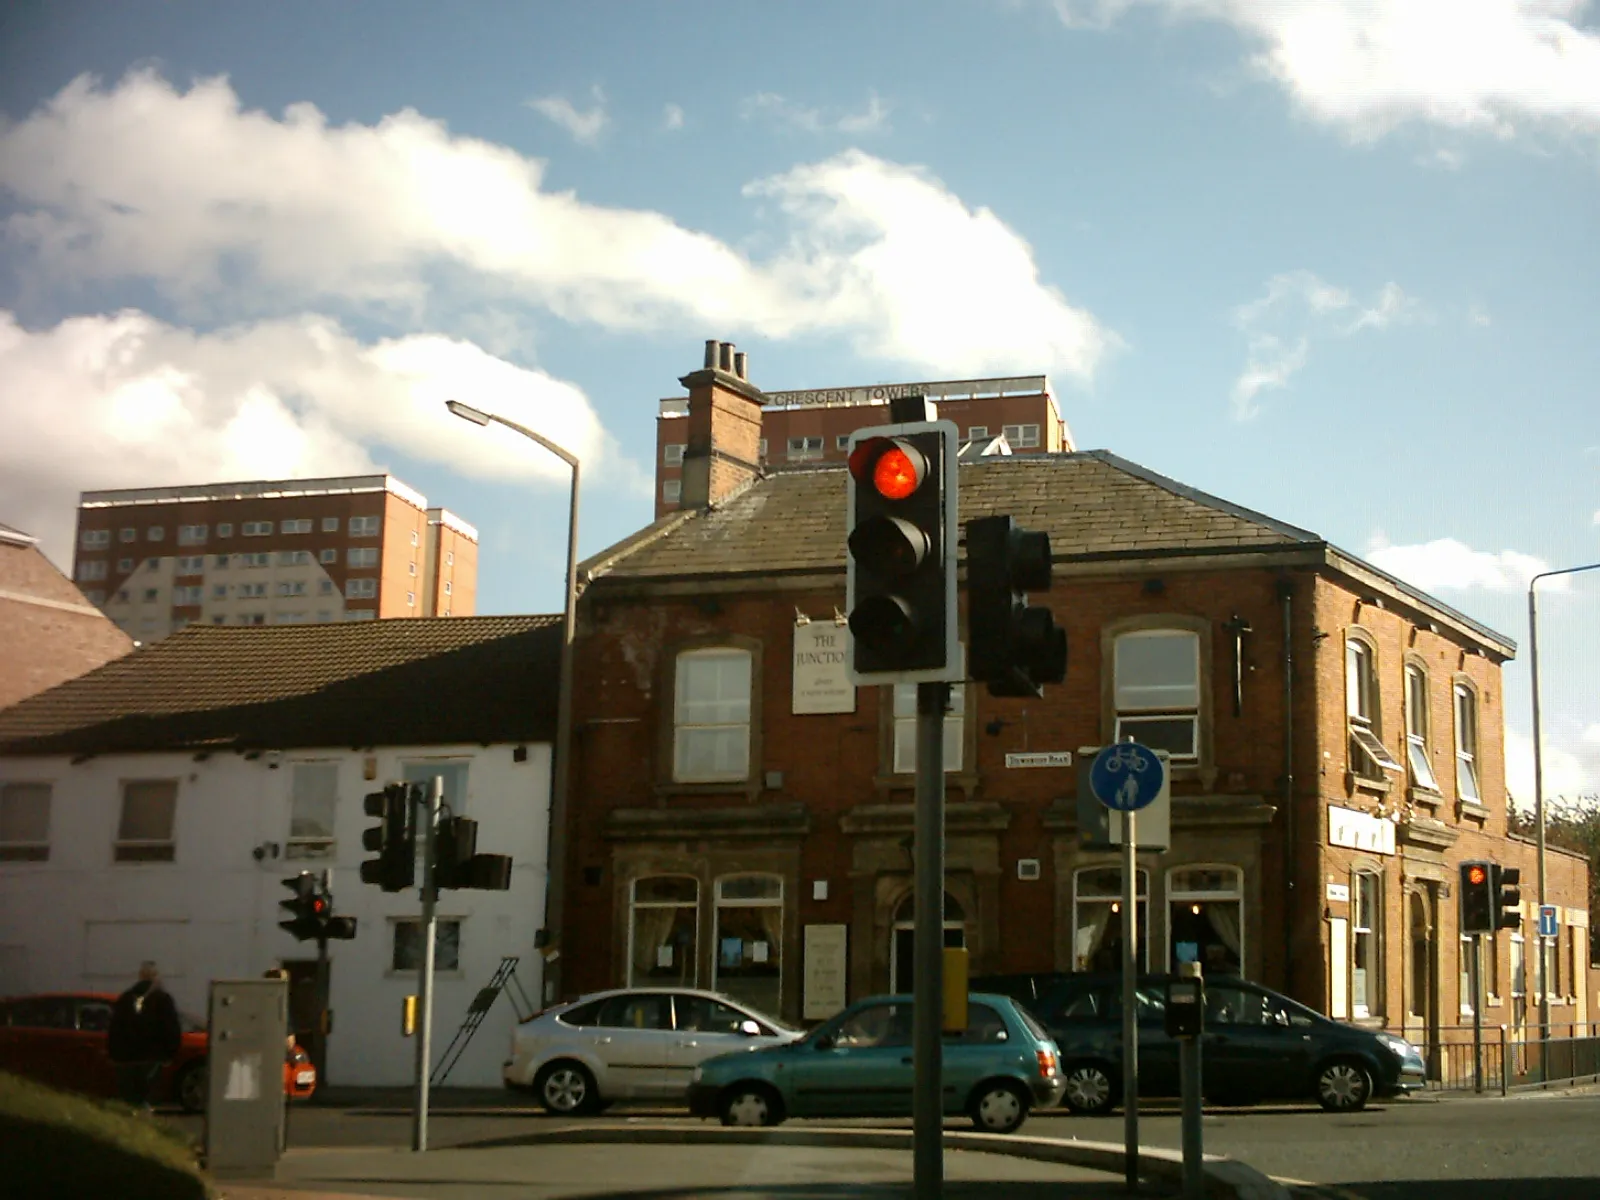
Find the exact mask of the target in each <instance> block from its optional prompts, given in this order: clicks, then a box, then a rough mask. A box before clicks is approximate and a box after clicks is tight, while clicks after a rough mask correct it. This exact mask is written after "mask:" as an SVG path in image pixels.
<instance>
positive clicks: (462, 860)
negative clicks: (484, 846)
mask: <svg viewBox="0 0 1600 1200" xmlns="http://www.w3.org/2000/svg"><path fill="white" fill-rule="evenodd" d="M433 881H434V884H435V885H436V886H437V887H438V888H440V889H441V890H443V889H444V888H476V889H481V890H485V891H494V892H503V891H506V890H507V889H509V888H510V887H511V856H510V855H509V854H479V853H478V823H477V822H476V821H474V820H472V819H471V818H469V817H444V818H442V819H441V820H440V821H439V830H438V832H437V833H436V834H435V835H434V843H433Z"/></svg>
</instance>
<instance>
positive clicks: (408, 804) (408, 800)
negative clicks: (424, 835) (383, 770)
mask: <svg viewBox="0 0 1600 1200" xmlns="http://www.w3.org/2000/svg"><path fill="white" fill-rule="evenodd" d="M362 808H363V809H364V810H365V812H366V814H367V816H369V817H376V818H378V824H376V825H373V826H370V827H369V828H367V829H364V830H362V831H361V845H362V846H363V847H364V848H365V849H367V850H372V851H375V852H376V853H377V855H378V857H377V858H369V859H365V860H364V861H363V862H362V864H361V882H362V883H375V884H377V885H378V886H379V887H381V888H382V889H383V890H384V891H386V892H403V891H404V890H405V889H406V888H408V887H410V886H411V885H412V884H413V883H415V882H416V870H417V866H416V864H417V826H416V821H415V819H414V817H413V814H414V813H415V811H416V804H415V802H414V797H413V794H412V785H410V784H404V783H391V784H389V785H388V786H387V787H386V788H384V789H383V791H381V792H369V793H368V794H367V795H366V797H365V798H364V799H363V800H362Z"/></svg>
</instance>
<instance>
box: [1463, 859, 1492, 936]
mask: <svg viewBox="0 0 1600 1200" xmlns="http://www.w3.org/2000/svg"><path fill="white" fill-rule="evenodd" d="M1494 872H1495V865H1494V864H1493V863H1486V862H1464V863H1462V864H1461V932H1462V933H1493V932H1494V931H1495V929H1496V928H1497V927H1496V925H1495V909H1494V885H1493V882H1492V877H1493V875H1494Z"/></svg>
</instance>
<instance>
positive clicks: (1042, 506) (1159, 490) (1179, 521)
mask: <svg viewBox="0 0 1600 1200" xmlns="http://www.w3.org/2000/svg"><path fill="white" fill-rule="evenodd" d="M844 471H845V468H844V467H843V465H835V464H827V465H818V466H805V467H790V468H780V469H778V470H774V471H771V472H770V473H768V474H766V475H764V476H762V477H760V478H758V479H756V480H755V481H753V482H752V483H750V484H749V485H747V486H746V487H745V488H744V489H743V490H741V491H739V492H736V493H735V494H734V495H732V496H730V497H729V498H728V499H726V500H724V501H723V502H722V504H720V505H719V506H718V507H716V508H713V509H708V510H705V511H699V512H692V511H679V512H674V513H670V514H668V515H667V516H665V517H663V518H661V519H660V520H659V521H657V522H655V524H653V525H651V526H648V527H646V528H645V529H643V530H640V531H639V532H638V533H635V534H634V535H632V536H631V537H629V538H627V539H625V540H624V541H622V542H619V543H618V544H617V545H616V546H613V547H612V548H610V549H609V550H606V551H603V552H602V553H600V554H598V555H595V556H594V557H593V558H591V559H590V560H588V561H587V562H585V563H584V564H583V565H582V568H581V570H580V574H581V575H582V576H583V577H585V579H586V580H587V581H590V582H593V581H597V580H603V579H614V580H616V581H618V582H619V583H632V584H636V585H637V584H649V583H651V582H665V581H667V580H683V579H693V578H705V577H708V576H710V577H716V578H722V579H737V578H739V577H741V576H743V577H752V578H770V577H773V576H778V575H784V574H797V575H803V574H813V573H829V572H837V573H839V574H841V575H842V574H843V573H844V569H845V491H846V489H845V480H844ZM959 479H960V486H959V490H960V505H961V512H960V520H961V521H962V522H966V521H968V520H971V519H972V518H974V517H984V516H992V515H995V514H1004V513H1009V514H1011V515H1012V516H1014V517H1015V518H1016V519H1017V523H1018V524H1020V525H1022V526H1025V527H1026V528H1029V529H1042V530H1044V531H1045V532H1046V533H1048V534H1049V535H1050V550H1051V556H1052V557H1053V558H1054V560H1055V561H1056V563H1057V564H1071V563H1075V562H1077V563H1089V562H1096V561H1112V560H1116V559H1135V558H1142V559H1149V558H1162V557H1193V556H1197V555H1208V554H1230V553H1231V554H1238V553H1267V554H1271V553H1279V552H1282V553H1286V554H1293V553H1302V554H1305V553H1309V554H1313V555H1317V556H1319V557H1322V558H1324V559H1325V560H1326V561H1328V562H1329V563H1330V564H1331V565H1333V566H1335V567H1336V568H1337V569H1339V570H1342V571H1345V572H1347V573H1351V574H1354V575H1355V576H1356V577H1357V578H1359V579H1360V580H1361V581H1362V582H1363V583H1367V584H1370V585H1376V586H1378V587H1379V588H1380V589H1382V590H1386V591H1388V592H1389V593H1390V594H1392V595H1394V596H1397V597H1401V598H1404V599H1405V600H1406V601H1407V602H1409V603H1411V604H1414V605H1416V606H1418V607H1420V608H1422V609H1423V610H1425V611H1427V612H1429V613H1431V614H1435V615H1438V616H1442V617H1444V618H1446V619H1447V620H1448V621H1450V622H1452V623H1454V624H1456V625H1457V626H1458V627H1459V628H1460V629H1462V630H1463V631H1464V632H1466V633H1468V634H1469V635H1472V636H1475V637H1477V638H1479V639H1481V640H1482V641H1483V642H1484V643H1485V644H1486V645H1488V646H1489V647H1491V648H1493V649H1494V650H1495V651H1496V652H1497V653H1499V654H1502V655H1505V656H1508V657H1509V656H1510V655H1511V654H1512V653H1514V652H1515V648H1516V643H1515V642H1513V641H1512V640H1511V639H1510V638H1507V637H1506V636H1505V635H1504V634H1500V633H1497V632H1495V631H1494V630H1492V629H1490V628H1489V627H1488V626H1485V625H1482V624H1480V623H1479V622H1477V621H1474V620H1473V619H1472V618H1470V617H1468V616H1466V615H1465V614H1463V613H1460V612H1458V611H1457V610H1455V609H1453V608H1451V607H1450V606H1449V605H1446V604H1444V603H1442V602H1441V601H1439V600H1437V599H1435V598H1434V597H1432V596H1430V595H1428V594H1427V593H1426V592H1423V591H1421V590H1419V589H1417V588H1415V587H1412V586H1411V585H1410V584H1408V583H1405V582H1404V581H1403V580H1400V579H1397V578H1395V577H1394V576H1392V575H1389V574H1387V573H1386V572H1384V571H1380V570H1379V569H1378V568H1377V567H1374V566H1372V565H1371V564H1370V563H1367V562H1364V561H1362V560H1361V559H1360V558H1358V557H1356V556H1355V555H1352V554H1349V553H1347V552H1345V551H1342V550H1339V549H1338V548H1337V547H1334V546H1331V545H1329V543H1328V542H1326V541H1325V540H1324V539H1323V538H1321V537H1320V536H1318V535H1317V534H1315V533H1312V532H1310V531H1308V530H1305V529H1299V528H1296V527H1295V526H1293V525H1289V524H1287V523H1285V522H1283V521H1279V520H1277V519H1275V518H1273V517H1269V516H1267V515H1266V514H1265V513H1259V512H1256V511H1254V510H1252V509H1248V508H1244V507H1242V506H1241V505H1237V504H1233V503H1230V502H1229V501H1227V500H1223V499H1220V498H1219V497H1216V496H1212V495H1210V494H1208V493H1206V492H1202V491H1200V490H1199V489H1197V488H1192V487H1189V486H1187V485H1186V484H1182V483H1179V482H1178V481H1177V480H1175V479H1169V478H1167V477H1166V476H1165V475H1161V474H1159V473H1157V472H1155V471H1151V470H1149V469H1148V468H1145V467H1142V466H1140V465H1139V464H1137V463H1134V462H1129V461H1128V460H1127V459H1125V458H1120V457H1118V456H1117V455H1115V454H1112V453H1111V452H1110V451H1108V450H1085V451H1077V452H1073V453H1063V454H1026V455H1024V454H1016V455H1010V456H1004V455H992V456H989V457H987V458H980V459H978V460H976V461H972V462H967V463H962V464H961V465H960V467H959Z"/></svg>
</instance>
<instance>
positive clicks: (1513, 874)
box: [1490, 866, 1522, 929]
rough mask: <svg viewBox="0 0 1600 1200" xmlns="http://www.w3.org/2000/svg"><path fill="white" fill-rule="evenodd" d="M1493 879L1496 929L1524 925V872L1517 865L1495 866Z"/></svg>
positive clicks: (1492, 874) (1515, 927) (1491, 876)
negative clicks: (1522, 906) (1522, 910)
mask: <svg viewBox="0 0 1600 1200" xmlns="http://www.w3.org/2000/svg"><path fill="white" fill-rule="evenodd" d="M1490 878H1491V879H1492V881H1493V895H1494V925H1495V928H1496V929H1520V928H1521V927H1522V913H1521V911H1520V908H1521V905H1522V888H1521V887H1520V884H1521V883H1522V872H1521V871H1519V870H1518V869H1517V868H1516V867H1502V866H1495V867H1494V868H1493V870H1492V872H1491V874H1490Z"/></svg>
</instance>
